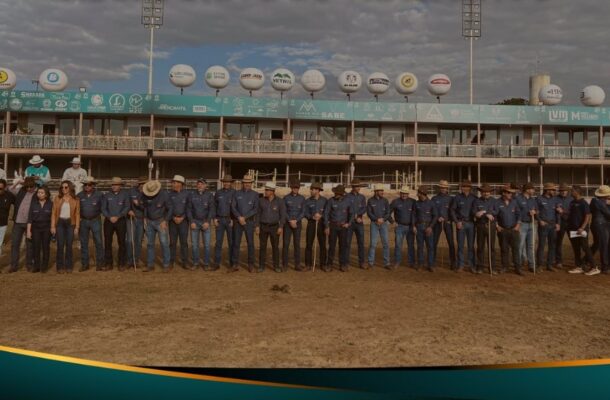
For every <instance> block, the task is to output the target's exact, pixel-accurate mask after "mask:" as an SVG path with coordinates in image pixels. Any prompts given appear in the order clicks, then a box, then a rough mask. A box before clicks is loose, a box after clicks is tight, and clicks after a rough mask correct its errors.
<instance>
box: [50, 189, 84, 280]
mask: <svg viewBox="0 0 610 400" xmlns="http://www.w3.org/2000/svg"><path fill="white" fill-rule="evenodd" d="M79 226H80V201H79V200H78V198H77V197H76V193H75V190H74V184H73V183H72V182H70V181H68V180H64V181H62V182H61V185H60V186H59V194H58V195H57V196H56V197H55V198H54V199H53V214H52V217H51V234H52V235H56V238H57V257H56V266H57V272H58V273H60V274H61V273H63V271H65V272H67V273H71V272H72V267H73V265H74V264H73V262H72V243H73V241H74V236H78V227H79Z"/></svg>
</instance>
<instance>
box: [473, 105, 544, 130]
mask: <svg viewBox="0 0 610 400" xmlns="http://www.w3.org/2000/svg"><path fill="white" fill-rule="evenodd" d="M479 121H480V122H481V124H498V125H504V124H511V125H512V124H515V125H538V124H540V123H541V122H542V116H541V112H540V107H530V106H499V105H494V106H487V105H481V106H479Z"/></svg>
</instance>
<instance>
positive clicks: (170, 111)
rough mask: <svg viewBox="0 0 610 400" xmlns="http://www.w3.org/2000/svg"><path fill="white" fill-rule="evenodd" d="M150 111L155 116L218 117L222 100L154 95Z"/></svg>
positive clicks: (218, 98)
mask: <svg viewBox="0 0 610 400" xmlns="http://www.w3.org/2000/svg"><path fill="white" fill-rule="evenodd" d="M151 109H152V112H153V114H155V115H183V116H190V117H192V116H209V117H220V116H221V115H222V98H220V97H212V96H177V95H162V94H156V95H153V96H152V98H151Z"/></svg>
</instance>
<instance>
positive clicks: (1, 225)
mask: <svg viewBox="0 0 610 400" xmlns="http://www.w3.org/2000/svg"><path fill="white" fill-rule="evenodd" d="M6 186H7V184H6V180H5V179H0V256H1V255H2V245H3V244H4V235H5V234H6V227H7V225H8V216H9V214H10V212H11V207H14V205H15V200H16V199H15V195H14V194H13V193H11V192H10V191H8V190H6Z"/></svg>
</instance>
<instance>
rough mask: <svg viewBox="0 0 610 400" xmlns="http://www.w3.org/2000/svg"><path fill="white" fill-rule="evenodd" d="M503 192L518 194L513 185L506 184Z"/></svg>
mask: <svg viewBox="0 0 610 400" xmlns="http://www.w3.org/2000/svg"><path fill="white" fill-rule="evenodd" d="M502 192H508V193H515V192H517V189H516V188H515V187H514V185H513V184H508V183H507V184H506V185H504V186H502Z"/></svg>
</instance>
